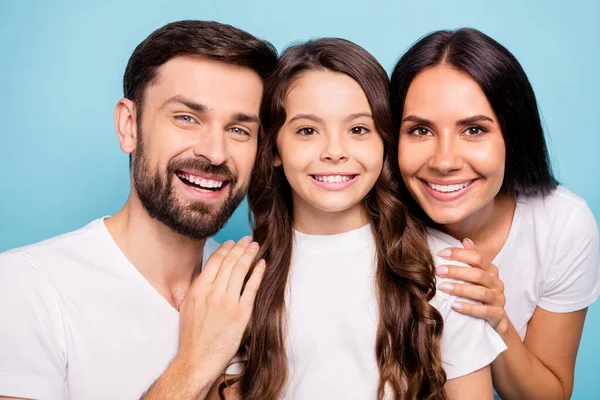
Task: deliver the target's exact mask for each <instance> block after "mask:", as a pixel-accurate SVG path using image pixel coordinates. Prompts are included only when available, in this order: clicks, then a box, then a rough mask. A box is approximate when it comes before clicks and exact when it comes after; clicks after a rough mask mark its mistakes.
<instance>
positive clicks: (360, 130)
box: [350, 126, 370, 135]
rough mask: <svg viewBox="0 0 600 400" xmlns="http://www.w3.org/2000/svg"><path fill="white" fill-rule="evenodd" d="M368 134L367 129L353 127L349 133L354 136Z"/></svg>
mask: <svg viewBox="0 0 600 400" xmlns="http://www.w3.org/2000/svg"><path fill="white" fill-rule="evenodd" d="M369 132H370V131H369V129H367V128H365V127H364V126H355V127H354V128H352V129H350V133H352V134H354V135H364V134H365V133H369Z"/></svg>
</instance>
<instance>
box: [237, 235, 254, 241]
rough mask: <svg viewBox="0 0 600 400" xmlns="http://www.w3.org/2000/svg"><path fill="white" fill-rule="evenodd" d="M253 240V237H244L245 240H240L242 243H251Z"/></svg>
mask: <svg viewBox="0 0 600 400" xmlns="http://www.w3.org/2000/svg"><path fill="white" fill-rule="evenodd" d="M251 240H252V237H251V236H244V237H243V238H241V239H240V242H249V241H251Z"/></svg>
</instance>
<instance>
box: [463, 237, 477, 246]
mask: <svg viewBox="0 0 600 400" xmlns="http://www.w3.org/2000/svg"><path fill="white" fill-rule="evenodd" d="M465 240H466V241H467V242H469V243H471V244H472V245H473V246H475V243H473V241H472V240H471V239H469V238H465Z"/></svg>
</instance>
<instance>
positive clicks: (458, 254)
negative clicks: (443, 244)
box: [438, 247, 483, 268]
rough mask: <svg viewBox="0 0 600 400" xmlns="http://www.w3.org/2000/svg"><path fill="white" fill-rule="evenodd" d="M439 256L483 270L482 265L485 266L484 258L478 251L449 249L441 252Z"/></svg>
mask: <svg viewBox="0 0 600 400" xmlns="http://www.w3.org/2000/svg"><path fill="white" fill-rule="evenodd" d="M438 256H440V257H443V258H445V259H446V260H454V261H460V262H462V263H465V264H469V265H472V266H474V267H478V268H483V267H482V265H481V264H483V257H482V256H481V253H480V252H479V251H478V250H473V249H461V248H458V247H449V248H447V249H444V250H440V251H439V252H438Z"/></svg>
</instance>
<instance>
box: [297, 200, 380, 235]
mask: <svg viewBox="0 0 600 400" xmlns="http://www.w3.org/2000/svg"><path fill="white" fill-rule="evenodd" d="M368 223H369V218H368V216H367V211H366V210H365V208H364V206H363V205H362V204H357V205H356V206H354V207H352V208H350V209H348V210H344V211H338V212H329V211H322V210H318V209H316V208H312V207H311V208H309V207H297V206H296V205H295V204H294V229H296V230H297V231H298V232H301V233H306V234H308V235H337V234H339V233H344V232H348V231H351V230H354V229H358V228H361V227H363V226H365V225H366V224H368Z"/></svg>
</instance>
